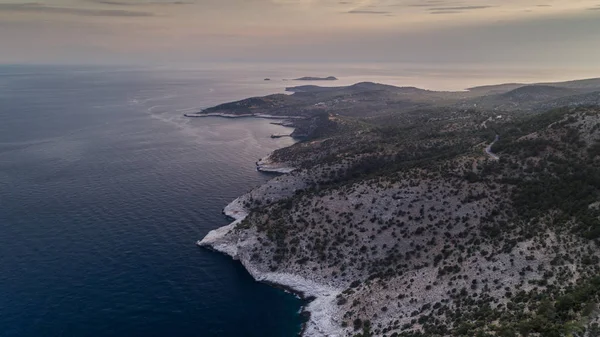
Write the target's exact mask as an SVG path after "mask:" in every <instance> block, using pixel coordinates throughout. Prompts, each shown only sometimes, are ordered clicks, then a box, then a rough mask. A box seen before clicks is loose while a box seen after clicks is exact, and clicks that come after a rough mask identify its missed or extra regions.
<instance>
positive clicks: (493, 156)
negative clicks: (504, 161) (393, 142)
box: [485, 135, 500, 160]
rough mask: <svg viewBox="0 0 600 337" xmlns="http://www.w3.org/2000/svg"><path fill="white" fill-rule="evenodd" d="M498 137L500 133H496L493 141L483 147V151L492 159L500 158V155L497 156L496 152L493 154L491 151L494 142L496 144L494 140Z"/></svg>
mask: <svg viewBox="0 0 600 337" xmlns="http://www.w3.org/2000/svg"><path fill="white" fill-rule="evenodd" d="M499 139H500V135H496V139H494V141H493V142H492V143H491V144H490V145H488V146H486V148H485V153H486V154H487V155H488V156H489V157H490V158H492V159H494V160H500V157H498V156H497V155H496V154H494V153H493V152H492V146H494V144H496V142H497V141H498V140H499Z"/></svg>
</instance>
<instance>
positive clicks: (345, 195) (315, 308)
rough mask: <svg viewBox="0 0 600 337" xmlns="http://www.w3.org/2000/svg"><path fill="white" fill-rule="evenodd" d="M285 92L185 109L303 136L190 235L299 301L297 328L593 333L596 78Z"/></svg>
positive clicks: (599, 281) (597, 291)
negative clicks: (272, 123) (217, 217)
mask: <svg viewBox="0 0 600 337" xmlns="http://www.w3.org/2000/svg"><path fill="white" fill-rule="evenodd" d="M289 91H291V92H293V94H291V95H283V94H277V95H269V96H265V97H254V98H249V99H246V100H242V101H238V102H232V103H226V104H222V105H219V106H216V107H213V108H210V109H207V110H205V111H202V112H200V113H198V114H197V115H203V114H204V115H212V116H214V115H223V116H227V117H229V116H240V117H241V116H254V117H263V116H268V117H279V118H281V119H284V120H285V122H284V123H286V125H293V126H294V127H296V129H295V130H294V132H293V133H292V134H291V136H293V137H296V138H297V139H299V140H300V141H299V142H298V143H296V144H294V145H292V146H290V147H287V148H283V149H280V150H277V151H275V152H273V153H272V154H271V155H269V156H268V157H266V158H263V159H261V160H259V161H258V162H257V163H256V165H257V169H259V170H262V171H266V172H276V173H280V174H281V175H278V176H277V177H274V178H273V179H272V180H270V181H268V182H267V183H266V184H264V185H263V186H259V187H257V188H255V189H254V190H252V191H250V192H248V193H247V194H245V195H243V196H240V197H239V198H237V199H236V200H234V201H233V202H231V203H230V204H229V205H227V206H226V207H225V209H224V213H225V214H226V215H227V216H229V217H231V218H232V219H233V220H234V221H233V222H232V223H231V224H230V225H228V226H225V227H222V228H218V229H215V230H213V231H211V232H210V233H208V234H207V235H206V236H205V237H204V238H203V239H202V240H200V241H198V244H199V245H200V246H203V247H208V248H210V249H214V250H217V251H220V252H223V253H225V254H228V255H230V256H231V257H233V258H234V259H236V260H239V261H240V262H241V263H242V264H243V265H244V267H245V268H246V269H247V270H248V271H249V272H250V274H252V276H253V277H254V278H255V279H256V280H258V281H262V282H268V283H271V284H277V285H281V286H284V287H286V288H288V289H292V290H293V291H294V292H296V293H298V294H299V295H301V296H303V297H305V298H306V299H307V300H309V302H308V303H307V305H306V307H305V310H306V311H307V312H309V313H310V317H309V319H308V321H307V323H306V326H305V329H304V331H303V334H304V336H310V337H317V336H337V337H342V336H357V337H367V336H388V337H391V336H396V337H397V336H405V337H416V336H511V337H512V336H514V337H517V336H568V335H571V336H587V337H592V336H598V334H599V333H600V325H599V323H600V310H598V303H599V302H600V249H599V248H600V247H598V244H599V242H600V108H599V105H600V79H591V80H585V81H571V82H563V83H543V84H510V85H495V86H486V87H478V88H471V89H469V90H467V91H460V92H436V91H429V90H423V89H418V88H414V87H394V86H389V85H383V84H376V83H366V82H365V83H358V84H355V85H351V86H347V87H335V88H325V87H318V86H302V87H293V88H289Z"/></svg>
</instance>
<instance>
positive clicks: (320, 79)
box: [294, 76, 338, 81]
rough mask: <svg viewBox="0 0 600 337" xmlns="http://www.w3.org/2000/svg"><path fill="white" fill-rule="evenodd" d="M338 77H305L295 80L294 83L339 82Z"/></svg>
mask: <svg viewBox="0 0 600 337" xmlns="http://www.w3.org/2000/svg"><path fill="white" fill-rule="evenodd" d="M337 80H338V79H337V77H334V76H328V77H312V76H305V77H300V78H295V79H294V81H337Z"/></svg>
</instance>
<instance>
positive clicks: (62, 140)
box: [0, 66, 302, 337]
mask: <svg viewBox="0 0 600 337" xmlns="http://www.w3.org/2000/svg"><path fill="white" fill-rule="evenodd" d="M261 75H262V74H254V73H248V74H246V73H243V72H240V71H239V70H236V71H232V72H223V71H216V70H215V71H212V70H172V69H156V68H153V69H144V68H138V69H134V68H101V67H49V66H0V336H2V337H8V336H11V337H12V336H15V337H16V336H19V337H29V336H32V337H33V336H35V337H40V336H45V337H54V336H102V337H105V336H115V337H116V336H119V337H132V336H148V337H150V336H157V337H158V336H175V337H177V336H181V337H187V336H219V337H227V336H231V337H240V336H241V337H243V336H256V337H259V336H260V337H269V336H276V337H282V336H294V335H295V334H297V333H298V331H299V329H300V320H301V319H300V317H299V314H298V311H299V309H300V306H301V304H302V303H301V302H300V300H299V299H297V298H295V297H294V296H292V295H290V294H286V293H284V292H282V291H280V290H277V289H274V288H271V287H269V286H267V285H264V284H260V283H257V282H255V281H254V280H253V279H252V278H251V277H250V276H249V275H248V273H246V271H245V270H244V269H243V268H242V267H241V265H240V264H239V263H237V262H235V261H233V260H231V259H230V258H228V257H226V256H223V255H221V254H217V253H214V252H210V251H207V250H203V249H200V248H198V247H196V245H195V242H196V240H198V239H200V238H202V237H203V236H204V235H205V234H206V233H208V232H209V231H210V230H212V229H215V228H217V227H220V226H223V225H226V224H227V223H228V222H229V220H227V219H226V218H225V217H224V216H223V215H222V214H221V210H222V208H223V207H224V206H225V205H226V204H227V203H229V202H230V201H232V200H233V199H235V198H236V197H237V196H239V195H241V194H243V193H244V192H246V191H248V190H249V189H251V188H253V187H255V186H257V185H259V184H261V183H263V182H265V181H266V180H267V179H269V176H268V175H264V174H261V173H259V172H257V171H256V170H255V169H254V162H255V161H256V160H257V159H258V158H260V157H262V156H265V155H267V154H269V153H270V152H271V151H273V150H275V149H277V148H280V147H283V146H287V145H290V144H291V143H292V141H291V140H290V139H286V138H280V139H271V138H270V137H269V135H270V134H272V133H279V132H285V131H289V130H285V128H283V127H280V126H275V125H271V124H269V121H268V120H260V119H237V120H231V119H220V118H198V119H188V118H185V117H183V116H182V115H183V113H185V112H194V111H197V110H199V109H201V108H204V107H208V106H212V105H214V104H217V103H222V102H227V101H231V100H235V99H241V98H245V97H248V96H254V95H263V94H267V93H273V92H281V91H282V89H283V86H284V84H285V83H282V82H281V81H279V82H265V81H263V76H261Z"/></svg>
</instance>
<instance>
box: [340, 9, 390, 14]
mask: <svg viewBox="0 0 600 337" xmlns="http://www.w3.org/2000/svg"><path fill="white" fill-rule="evenodd" d="M346 13H348V14H379V15H385V14H392V12H388V11H376V10H366V9H365V10H361V9H355V10H351V11H347V12H346Z"/></svg>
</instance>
